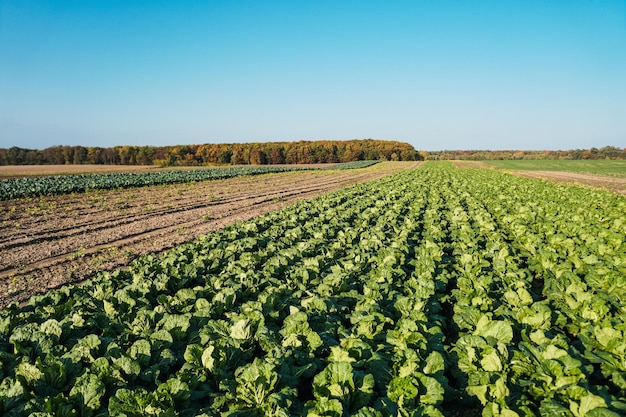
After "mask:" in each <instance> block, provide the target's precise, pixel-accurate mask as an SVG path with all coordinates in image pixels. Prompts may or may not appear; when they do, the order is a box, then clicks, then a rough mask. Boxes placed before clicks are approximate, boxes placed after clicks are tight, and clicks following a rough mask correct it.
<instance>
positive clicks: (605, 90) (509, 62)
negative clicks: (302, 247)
mask: <svg viewBox="0 0 626 417" xmlns="http://www.w3.org/2000/svg"><path fill="white" fill-rule="evenodd" d="M361 138H374V139H390V140H400V141H406V142H409V143H411V144H412V145H414V146H415V147H416V148H417V149H424V150H442V149H574V148H590V147H594V146H595V147H601V146H606V145H613V146H619V147H626V5H625V1H623V0H614V1H613V0H602V1H600V0H597V1H594V0H585V1H580V0H562V1H557V0H552V1H551V0H540V1H534V0H524V1H522V0H519V1H509V0H497V1H495V0H494V1H489V0H481V1H478V0H467V1H452V0H450V1H448V0H437V1H433V0H428V1H426V0H424V1H419V0H415V1H367V0H344V1H342V0H332V1H324V0H316V1H312V0H311V1H307V0H290V1H270V0H266V1H260V0H259V1H240V0H224V1H221V0H219V1H218V0H213V1H211V0H205V1H174V0H172V1H158V0H145V1H141V0H123V1H122V0H106V1H102V0H77V1H65V0H53V1H52V0H51V1H48V0H0V147H10V146H20V147H26V148H38V149H43V148H46V147H49V146H53V145H84V146H115V145H175V144H196V143H232V142H251V141H292V140H315V139H361Z"/></svg>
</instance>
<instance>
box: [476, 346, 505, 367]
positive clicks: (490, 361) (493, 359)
mask: <svg viewBox="0 0 626 417" xmlns="http://www.w3.org/2000/svg"><path fill="white" fill-rule="evenodd" d="M480 364H481V366H482V367H483V369H484V370H485V371H488V372H502V361H501V360H500V356H499V355H498V352H497V351H496V350H495V349H492V350H491V352H490V353H489V354H487V355H485V356H483V358H482V359H481V360H480Z"/></svg>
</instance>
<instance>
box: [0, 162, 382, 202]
mask: <svg viewBox="0 0 626 417" xmlns="http://www.w3.org/2000/svg"><path fill="white" fill-rule="evenodd" d="M378 162H380V161H353V162H344V163H341V164H329V165H328V166H325V167H321V166H316V167H312V166H303V165H279V166H272V165H251V166H239V167H222V168H198V169H190V170H182V171H181V170H167V171H155V172H115V173H87V174H73V175H42V176H27V177H22V178H8V179H0V200H11V199H15V198H22V197H36V196H43V195H58V194H70V193H83V192H86V191H89V190H111V189H118V188H134V187H146V186H149V185H162V184H180V183H185V182H194V181H207V180H217V179H224V178H234V177H240V176H244V175H261V174H269V173H276V172H289V171H302V170H321V169H329V170H332V169H356V168H365V167H368V166H371V165H374V164H376V163H378Z"/></svg>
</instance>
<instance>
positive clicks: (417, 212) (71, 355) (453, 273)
mask: <svg viewBox="0 0 626 417" xmlns="http://www.w3.org/2000/svg"><path fill="white" fill-rule="evenodd" d="M625 213H626V199H625V198H624V197H621V196H616V195H613V194H610V193H606V192H603V191H594V190H591V189H587V188H580V187H567V186H562V185H557V184H551V183H546V182H541V181H536V180H529V179H523V178H517V177H514V176H512V175H509V174H505V173H499V172H496V171H493V170H483V169H465V170H461V169H457V168H454V167H453V166H452V165H449V164H447V163H434V162H431V163H425V164H424V165H423V167H422V168H420V169H415V170H409V171H404V172H401V173H399V174H396V175H394V176H391V177H388V178H384V179H381V180H377V181H374V182H369V183H365V184H361V185H356V186H354V187H351V188H347V189H343V190H340V191H337V192H333V193H331V194H328V195H326V196H324V197H321V198H316V199H313V200H309V201H305V202H300V203H297V204H295V205H293V206H291V207H289V208H287V209H284V210H281V211H278V212H273V213H270V214H267V215H264V216H261V217H258V218H256V219H254V220H252V221H248V222H245V223H238V224H236V225H233V226H229V227H227V228H226V229H224V230H222V231H220V232H217V233H214V234H211V235H207V236H206V237H204V238H202V239H200V240H198V241H196V242H194V243H190V244H186V245H183V246H180V247H177V248H176V249H174V250H171V251H170V252H168V253H167V254H166V255H164V256H162V257H159V258H156V257H151V256H144V257H142V258H140V259H138V260H136V261H135V262H134V263H133V264H132V265H131V267H130V268H129V269H128V270H119V271H116V272H114V273H111V274H109V273H102V274H100V275H99V276H98V277H97V278H95V279H93V280H91V281H89V282H87V283H86V284H84V285H82V286H69V287H63V288H61V289H59V290H55V291H51V292H49V293H47V294H45V295H41V296H36V297H33V298H32V299H31V301H30V303H29V304H28V305H27V306H25V307H19V306H17V305H16V304H12V305H10V306H9V307H7V308H5V309H4V310H3V311H2V313H0V380H1V383H0V414H1V415H5V416H10V415H16V416H17V415H36V416H104V415H116V416H145V415H155V416H196V415H202V416H231V417H234V416H246V417H251V416H310V417H317V416H320V417H321V416H328V417H342V416H360V417H375V416H465V415H468V416H475V415H483V416H506V417H513V416H535V415H542V416H575V417H582V416H592V417H593V416H606V417H609V416H621V415H626V243H625V242H624V240H625V237H626V215H625Z"/></svg>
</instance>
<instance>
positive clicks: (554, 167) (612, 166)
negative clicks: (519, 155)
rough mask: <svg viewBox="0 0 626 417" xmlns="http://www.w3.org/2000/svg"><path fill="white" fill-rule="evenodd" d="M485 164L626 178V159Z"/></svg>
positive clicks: (495, 162) (517, 168)
mask: <svg viewBox="0 0 626 417" xmlns="http://www.w3.org/2000/svg"><path fill="white" fill-rule="evenodd" d="M483 162H484V163H485V164H487V165H489V166H492V167H495V168H499V169H509V170H514V171H566V172H581V173H583V172H584V173H589V174H599V175H609V176H612V177H620V178H626V160H615V161H614V160H604V159H601V160H574V161H570V160H565V161H564V160H524V161H483Z"/></svg>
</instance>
